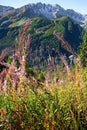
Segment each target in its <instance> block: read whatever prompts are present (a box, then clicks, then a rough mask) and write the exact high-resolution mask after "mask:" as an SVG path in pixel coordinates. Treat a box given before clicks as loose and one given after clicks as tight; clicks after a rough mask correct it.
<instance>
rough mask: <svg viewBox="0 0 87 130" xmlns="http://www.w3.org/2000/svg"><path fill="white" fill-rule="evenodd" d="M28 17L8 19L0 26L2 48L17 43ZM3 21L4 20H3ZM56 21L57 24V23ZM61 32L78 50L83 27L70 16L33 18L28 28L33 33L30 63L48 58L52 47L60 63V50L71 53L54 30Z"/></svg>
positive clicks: (0, 45)
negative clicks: (53, 18)
mask: <svg viewBox="0 0 87 130" xmlns="http://www.w3.org/2000/svg"><path fill="white" fill-rule="evenodd" d="M26 20H28V19H24V18H23V19H19V20H18V19H17V20H16V19H15V21H14V23H13V22H12V19H8V20H7V23H9V24H8V25H7V23H4V24H1V26H0V49H3V48H6V47H11V48H14V46H15V45H16V44H17V41H18V39H17V35H18V33H19V32H20V31H19V30H21V26H22V25H23V23H24V22H25V21H26ZM2 23H3V22H2ZM55 23H56V24H55ZM54 30H55V31H56V32H60V33H62V34H63V36H64V38H65V39H66V40H67V41H68V42H69V44H70V45H71V46H72V48H73V49H74V50H75V51H76V50H77V48H78V46H79V45H80V43H81V42H82V34H83V29H82V28H81V27H80V26H79V25H78V24H76V23H75V22H74V21H72V20H71V19H70V18H69V17H61V18H57V19H55V22H54V20H50V19H47V18H41V17H37V18H33V19H32V24H31V26H30V28H29V29H28V33H30V34H31V36H32V40H31V46H30V50H29V52H30V53H29V63H30V65H38V64H40V63H41V62H42V63H43V62H45V60H47V58H48V55H49V54H51V51H52V48H54V49H55V52H56V63H58V59H59V58H58V52H62V53H63V54H66V55H67V56H68V55H70V52H68V51H67V50H66V49H65V48H64V46H63V45H62V44H61V41H60V40H58V38H57V37H56V36H54V35H53V31H54Z"/></svg>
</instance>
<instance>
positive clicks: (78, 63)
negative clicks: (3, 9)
mask: <svg viewBox="0 0 87 130" xmlns="http://www.w3.org/2000/svg"><path fill="white" fill-rule="evenodd" d="M37 5H38V7H39V6H42V4H40V3H39V4H37ZM29 6H30V5H27V6H24V7H22V8H20V9H17V10H15V9H14V10H12V11H11V12H8V13H7V14H5V15H4V16H3V17H2V16H1V18H0V130H87V32H85V31H84V30H83V28H82V27H81V26H80V25H79V24H77V23H76V22H75V21H73V20H72V19H71V18H69V17H67V16H63V17H58V18H57V17H55V19H48V18H47V17H43V16H42V15H41V17H40V16H38V17H36V16H37V15H36V14H35V12H33V10H31V12H29V13H28V12H27V11H26V8H28V9H29ZM33 6H35V5H33ZM47 7H48V6H47ZM47 7H46V8H47ZM58 7H59V6H58ZM44 8H45V5H44ZM60 8H61V7H60ZM61 10H62V11H64V9H61ZM17 11H18V13H17ZM28 11H29V10H28ZM68 11H70V10H68ZM71 12H72V11H71ZM32 13H33V14H34V17H33V16H32ZM28 16H31V17H32V18H30V17H28Z"/></svg>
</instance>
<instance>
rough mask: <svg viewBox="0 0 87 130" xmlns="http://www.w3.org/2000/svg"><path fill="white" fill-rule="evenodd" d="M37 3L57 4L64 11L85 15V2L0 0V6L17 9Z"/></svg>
mask: <svg viewBox="0 0 87 130" xmlns="http://www.w3.org/2000/svg"><path fill="white" fill-rule="evenodd" d="M37 2H42V3H46V4H59V5H60V6H61V7H63V8H64V9H73V10H75V11H77V12H79V13H82V14H87V0H0V5H4V6H12V7H14V8H19V7H21V6H23V5H26V4H29V3H37Z"/></svg>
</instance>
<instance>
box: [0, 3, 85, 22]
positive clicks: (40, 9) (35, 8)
mask: <svg viewBox="0 0 87 130" xmlns="http://www.w3.org/2000/svg"><path fill="white" fill-rule="evenodd" d="M13 9H14V8H13V7H6V6H0V15H1V16H2V15H4V14H6V13H8V12H9V11H12V10H13ZM21 10H22V13H24V12H25V13H24V15H23V17H26V16H27V17H28V18H31V17H32V18H33V17H38V16H43V17H46V18H49V19H53V18H58V17H62V16H68V17H70V18H71V19H73V20H75V21H76V22H78V23H83V21H84V20H85V17H84V16H83V15H82V14H80V13H77V12H75V11H74V10H72V9H67V10H65V9H64V8H62V7H61V6H59V5H58V4H55V5H51V4H42V3H37V4H28V5H25V6H23V7H21V8H19V9H15V11H16V13H17V14H18V13H20V11H21Z"/></svg>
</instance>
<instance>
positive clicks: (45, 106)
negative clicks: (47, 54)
mask: <svg viewBox="0 0 87 130" xmlns="http://www.w3.org/2000/svg"><path fill="white" fill-rule="evenodd" d="M75 71H76V70H75ZM75 71H74V72H72V76H70V75H67V74H65V73H64V72H62V71H61V70H58V71H56V75H55V73H53V76H52V77H51V81H50V82H48V83H47V82H46V83H43V84H44V85H43V86H38V87H37V88H32V87H30V85H29V83H27V82H24V83H23V84H21V86H19V89H18V90H15V89H14V88H13V87H12V86H11V87H9V88H8V90H7V91H3V92H2V93H0V129H3V130H9V129H11V130H69V129H70V130H86V129H87V75H86V73H87V68H86V69H84V70H82V69H81V71H80V72H79V73H78V71H76V72H75ZM59 73H60V74H62V79H61V80H60V79H59V81H58V82H55V80H54V79H55V78H57V76H58V78H59V75H60V74H59ZM70 77H72V78H70Z"/></svg>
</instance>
